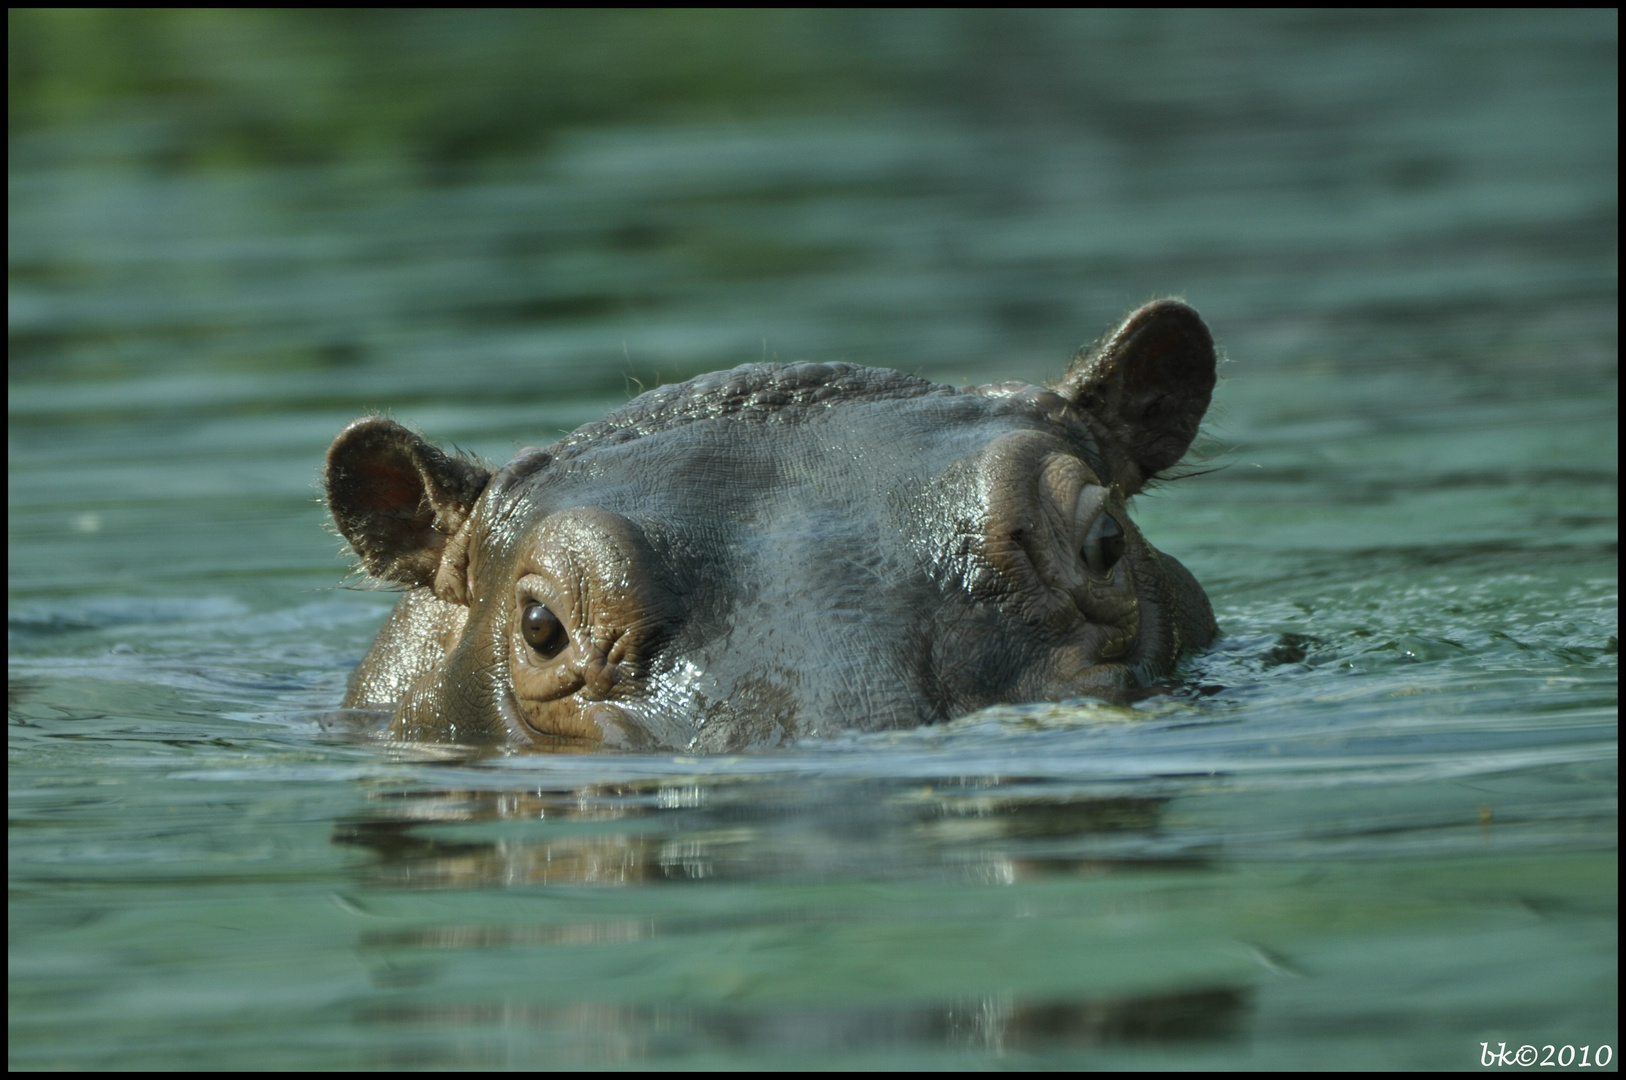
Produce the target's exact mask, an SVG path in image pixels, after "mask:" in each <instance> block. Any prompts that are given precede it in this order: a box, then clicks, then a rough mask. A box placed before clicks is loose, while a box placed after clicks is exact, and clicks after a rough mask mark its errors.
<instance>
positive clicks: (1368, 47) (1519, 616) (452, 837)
mask: <svg viewBox="0 0 1626 1080" xmlns="http://www.w3.org/2000/svg"><path fill="white" fill-rule="evenodd" d="M8 57H9V59H8V80H9V83H8V89H9V94H8V103H9V104H8V108H9V127H8V148H9V153H8V194H9V201H8V296H9V302H8V307H7V314H8V369H7V373H8V401H7V417H8V432H7V434H8V462H7V478H8V509H9V514H8V521H7V536H8V544H9V547H8V645H9V651H8V668H9V712H8V716H9V721H10V727H9V735H10V743H9V749H10V753H11V757H10V771H9V781H10V783H9V789H8V796H9V805H10V811H11V821H12V830H13V831H12V834H11V844H10V847H9V855H10V860H11V861H10V884H11V901H10V904H9V905H8V915H9V919H10V923H9V925H10V936H9V946H10V961H11V968H10V971H11V974H10V981H9V990H10V996H9V1003H10V1013H9V1029H8V1033H9V1036H10V1038H9V1043H8V1048H9V1054H10V1062H11V1064H12V1065H13V1066H14V1067H42V1066H55V1067H63V1066H68V1067H81V1068H83V1067H106V1066H109V1065H116V1066H129V1065H131V1064H135V1063H141V1064H144V1065H149V1066H160V1065H161V1066H168V1067H188V1068H201V1067H216V1066H219V1065H222V1064H228V1063H229V1064H230V1065H232V1066H234V1067H245V1066H255V1067H333V1066H335V1065H337V1066H339V1067H345V1066H363V1067H378V1066H380V1065H383V1066H386V1067H389V1066H394V1065H399V1064H409V1065H423V1064H444V1065H473V1066H476V1067H485V1066H491V1065H504V1064H508V1065H520V1066H529V1065H534V1064H535V1063H536V1062H537V1061H539V1060H546V1061H549V1062H553V1063H560V1062H567V1063H569V1062H575V1063H586V1064H594V1063H605V1062H612V1063H613V1062H625V1061H645V1062H648V1061H657V1060H658V1061H682V1062H685V1063H688V1064H697V1063H698V1064H705V1063H708V1062H709V1063H714V1064H715V1063H724V1064H730V1065H738V1064H740V1063H742V1062H746V1061H752V1062H756V1063H758V1064H764V1065H767V1066H770V1067H772V1066H783V1065H787V1064H793V1065H794V1064H801V1065H806V1064H809V1063H814V1064H847V1065H865V1064H869V1065H873V1064H894V1065H896V1064H906V1065H913V1066H916V1067H923V1066H926V1065H929V1064H934V1063H935V1064H966V1063H986V1062H990V1061H995V1060H1001V1059H1003V1060H1007V1061H1019V1062H1027V1063H1030V1064H1035V1063H1036V1064H1046V1063H1048V1064H1053V1065H1065V1066H1069V1067H1077V1066H1091V1067H1113V1066H1119V1065H1141V1066H1145V1065H1157V1066H1162V1067H1167V1066H1169V1065H1171V1064H1172V1065H1175V1066H1188V1067H1193V1066H1221V1067H1231V1068H1235V1067H1249V1066H1262V1067H1270V1068H1301V1067H1311V1068H1324V1067H1326V1066H1328V1065H1329V1064H1336V1065H1340V1066H1344V1067H1351V1068H1356V1067H1362V1066H1370V1067H1378V1068H1402V1067H1405V1068H1410V1067H1425V1068H1438V1067H1448V1068H1460V1067H1462V1066H1463V1064H1464V1063H1465V1062H1469V1061H1471V1060H1472V1054H1477V1053H1478V1052H1479V1040H1482V1039H1486V1038H1490V1039H1492V1040H1493V1041H1494V1039H1496V1038H1500V1039H1504V1040H1510V1041H1511V1042H1512V1043H1513V1044H1514V1045H1517V1044H1518V1043H1520V1042H1526V1041H1535V1042H1538V1043H1545V1042H1559V1043H1563V1042H1565V1041H1569V1042H1573V1043H1575V1044H1577V1045H1579V1044H1581V1043H1593V1042H1598V1041H1604V1042H1609V1043H1613V1041H1614V1039H1615V1035H1616V1032H1617V1030H1618V1027H1617V1025H1618V1021H1617V1020H1616V1019H1615V1016H1616V1006H1615V1005H1612V1004H1610V1002H1614V1001H1616V1000H1617V997H1618V989H1617V987H1618V977H1617V970H1616V962H1615V956H1616V955H1617V944H1618V943H1617V937H1618V931H1617V922H1616V910H1617V906H1618V904H1617V886H1616V881H1617V878H1618V867H1617V866H1616V851H1617V850H1618V848H1617V840H1616V836H1617V825H1616V822H1617V790H1618V788H1617V779H1616V766H1615V762H1616V761H1617V759H1618V743H1617V736H1616V727H1617V716H1618V681H1617V677H1616V671H1617V667H1616V665H1617V657H1618V630H1617V621H1618V601H1617V593H1616V588H1617V582H1618V569H1617V562H1616V560H1617V557H1618V495H1617V491H1618V464H1617V443H1618V412H1617V396H1616V395H1617V387H1618V348H1619V345H1618V192H1619V180H1618V14H1617V13H1616V12H1614V11H1532V12H1516V11H1477V12H1456V11H1448V12H1433V13H1428V12H1373V13H1366V12H1278V11H1268V12H1251V13H1250V12H1244V13H1231V12H1155V11H1135V12H1117V13H1115V12H1053V11H1043V12H1012V11H998V12H961V11H954V12H834V13H831V12H777V11H776V12H756V13H753V12H733V11H725V12H667V11H659V12H621V13H600V12H551V11H546V12H512V11H455V12H452V11H417V10H414V11H377V10H369V11H290V12H275V11H224V10H212V11H192V10H187V11H139V10H118V11H105V10H104V11H69V10H17V9H13V10H11V11H10V12H9V13H8ZM1164 295H1177V296H1182V297H1184V298H1185V299H1187V300H1188V301H1189V302H1190V303H1192V304H1193V305H1194V306H1195V307H1196V308H1197V309H1198V310H1199V311H1200V312H1201V313H1202V314H1203V315H1204V317H1205V318H1206V319H1207V320H1208V322H1209V324H1210V326H1211V328H1212V330H1213V332H1214V336H1215V338H1216V340H1217V341H1218V342H1219V344H1220V345H1221V347H1222V349H1223V350H1224V353H1225V355H1226V357H1227V359H1226V362H1225V363H1224V364H1223V365H1222V368H1221V382H1220V385H1219V388H1218V389H1217V391H1216V394H1215V401H1214V407H1213V409H1212V410H1211V412H1210V414H1209V417H1208V420H1207V422H1206V424H1205V428H1204V434H1203V436H1202V437H1201V438H1200V440H1199V443H1198V445H1197V447H1196V449H1195V453H1194V455H1193V456H1192V458H1191V459H1190V464H1191V465H1192V466H1193V468H1194V470H1195V471H1203V470H1208V471H1207V474H1206V475H1202V476H1194V477H1191V478H1190V479H1188V480H1181V481H1178V482H1172V483H1169V484H1166V485H1164V486H1163V487H1162V488H1160V489H1158V490H1155V491H1154V492H1152V493H1150V494H1149V495H1146V496H1142V497H1140V498H1138V499H1137V500H1136V503H1137V505H1136V506H1135V507H1134V513H1135V515H1136V519H1137V522H1138V523H1139V524H1140V526H1141V527H1142V529H1143V530H1144V531H1145V532H1146V534H1147V535H1148V537H1150V538H1151V539H1152V540H1153V541H1154V542H1155V543H1156V544H1158V546H1159V547H1160V548H1162V549H1163V550H1166V551H1169V552H1170V553H1172V554H1174V555H1176V556H1178V557H1179V558H1180V559H1181V560H1182V561H1184V562H1185V563H1186V565H1187V566H1189V567H1190V568H1191V569H1192V570H1193V571H1194V573H1195V574H1196V576H1197V577H1198V579H1199V580H1201V581H1202V582H1203V583H1204V585H1205V586H1206V587H1207V589H1208V591H1209V593H1210V595H1211V597H1212V598H1213V600H1214V604H1215V608H1216V612H1217V613H1218V617H1219V621H1220V625H1221V627H1222V629H1223V631H1224V633H1225V637H1224V638H1223V639H1222V640H1221V642H1220V643H1219V644H1218V645H1217V646H1216V647H1215V648H1214V649H1212V650H1210V651H1209V652H1207V653H1205V654H1204V655H1203V656H1200V657H1198V658H1196V659H1194V660H1193V661H1192V662H1191V664H1190V665H1188V666H1187V667H1186V668H1185V669H1183V670H1182V672H1181V673H1180V675H1179V678H1178V679H1177V680H1176V686H1175V687H1174V693H1172V694H1171V695H1168V696H1166V697H1163V698H1159V699H1157V700H1155V701H1151V702H1148V703H1143V704H1142V705H1141V706H1137V708H1135V709H1118V710H1116V711H1115V710H1114V709H1113V708H1111V707H1108V706H1105V705H1102V704H1100V703H1090V702H1073V703H1068V704H1063V705H1059V706H1055V705H1053V706H1045V707H1043V708H1038V707H1017V708H1013V709H1007V710H1003V711H1000V710H996V711H994V712H993V713H990V714H989V715H987V716H983V717H973V718H969V719H967V720H965V721H963V722H959V723H956V724H951V725H946V726H945V727H943V728H941V729H930V730H927V731H924V732H917V733H907V734H900V735H897V736H890V735H889V736H887V737H886V738H880V737H876V738H872V739H869V740H868V741H865V740H863V739H859V740H856V741H852V742H848V743H840V742H838V743H836V744H832V745H829V746H822V745H821V746H809V747H803V748H798V749H795V750H793V751H786V752H784V753H779V754H773V755H762V756H758V757H747V758H743V759H738V760H724V759H715V760H713V759H707V760H705V761H698V760H696V759H682V758H670V757H668V758H663V759H656V758H648V759H645V758H629V757H614V756H602V755H601V756H588V757H584V758H579V759H570V760H563V759H542V758H532V759H517V758H511V759H495V760H491V759H470V760H461V759H459V760H457V761H451V760H445V759H433V758H425V757H423V756H421V755H420V756H414V754H413V753H411V752H408V751H406V750H403V749H400V748H383V747H377V746H371V745H359V746H358V745H355V744H353V743H347V742H344V741H342V740H341V741H334V740H331V739H329V738H327V737H325V736H322V735H321V734H320V731H321V728H320V724H321V722H322V717H323V716H324V715H325V710H327V709H330V708H331V707H332V706H333V704H334V703H335V702H337V701H338V700H339V698H340V696H341V695H342V692H343V686H344V680H345V677H346V674H347V672H348V671H349V670H350V668H351V667H353V666H354V664H355V663H356V661H357V659H358V658H359V657H360V655H361V653H362V652H363V650H364V649H365V648H366V646H367V643H368V642H369V641H370V639H371V637H372V635H373V634H374V633H375V631H376V629H377V627H378V625H379V623H380V621H381V619H382V616H383V614H384V612H385V611H386V610H387V609H388V607H389V604H390V602H391V600H392V599H393V597H392V596H391V595H390V594H388V593H378V592H368V591H352V590H346V589H340V588H337V586H338V585H339V584H340V582H342V581H344V580H345V573H346V570H347V568H348V565H349V564H348V561H347V560H346V558H345V556H344V554H343V552H342V551H341V550H340V546H339V543H338V541H337V540H336V538H335V537H333V536H332V535H331V534H330V533H326V532H324V531H323V528H324V523H325V520H326V515H325V511H324V509H323V508H322V506H321V505H320V502H319V484H318V472H317V470H318V466H319V463H320V461H321V456H322V453H323V451H324V450H325V448H326V446H327V444H328V442H329V441H330V440H331V439H332V437H333V436H334V434H336V433H337V432H338V431H339V430H340V428H341V427H342V426H343V425H344V424H345V423H346V422H348V421H349V420H351V419H353V418H354V417H355V416H357V415H360V414H362V413H364V412H368V411H387V412H389V413H391V414H392V415H394V416H395V417H396V418H397V419H400V420H402V421H403V422H405V423H408V424H411V425H413V426H414V427H416V428H418V429H420V430H422V431H423V432H424V433H425V434H426V435H427V436H428V437H430V438H432V439H434V440H436V441H440V442H443V443H455V444H457V445H459V446H462V447H464V448H466V449H469V450H471V451H474V452H476V453H479V454H482V455H484V456H486V457H487V458H488V459H491V460H494V461H499V462H500V461H506V460H507V459H508V457H509V455H510V454H511V453H512V452H513V450H514V449H515V448H516V446H519V445H529V444H545V443H547V442H548V441H551V440H552V439H553V438H555V437H557V436H559V435H561V434H563V433H565V432H567V431H569V430H571V429H572V428H574V427H575V426H577V425H579V424H581V423H584V422H587V421H589V420H592V419H595V418H597V417H598V416H600V415H602V414H603V413H604V412H605V411H606V410H607V409H609V408H612V407H614V406H615V405H617V404H619V403H621V402H623V401H625V400H626V399H627V398H629V397H630V396H632V395H634V394H636V393H637V392H639V391H640V389H644V388H648V387H651V386H654V385H657V384H659V383H662V382H669V381H674V380H679V379H684V378H688V377H690V376H692V375H695V374H698V373H700V372H702V371H708V370H714V369H718V368H725V367H729V366H733V365H736V364H740V363H746V362H751V361H758V360H763V359H769V360H782V361H796V360H847V361H854V362H858V363H864V364H871V365H877V366H886V367H895V368H900V369H903V370H906V371H910V372H916V373H919V374H921V375H924V376H927V377H930V378H933V379H939V380H944V381H949V382H962V381H975V382H989V381H1003V380H1006V379H1013V378H1022V379H1029V380H1035V381H1039V380H1044V379H1047V378H1053V377H1055V376H1057V375H1059V374H1060V373H1061V371H1062V370H1063V369H1064V367H1065V365H1066V363H1067V360H1068V358H1069V357H1070V355H1071V354H1072V352H1073V350H1074V349H1075V348H1076V347H1077V346H1078V345H1080V344H1081V343H1083V342H1086V341H1089V340H1091V339H1093V338H1094V337H1095V335H1096V334H1098V333H1099V332H1100V331H1101V330H1102V329H1104V328H1105V327H1106V326H1107V325H1108V324H1109V323H1110V322H1111V321H1112V320H1113V319H1115V318H1116V317H1117V316H1119V315H1121V314H1122V313H1123V312H1124V311H1125V310H1127V309H1129V308H1130V307H1132V306H1134V305H1136V304H1138V303H1140V302H1143V301H1145V300H1147V299H1149V298H1152V297H1155V296H1164ZM1127 721H1134V723H1128V722H1127ZM679 885H681V886H682V887H681V888H680V887H678V886H679ZM668 886H671V888H668ZM1537 1036H1539V1038H1538V1037H1537ZM708 1055H710V1056H708ZM967 1055H969V1056H967Z"/></svg>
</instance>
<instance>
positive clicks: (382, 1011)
mask: <svg viewBox="0 0 1626 1080" xmlns="http://www.w3.org/2000/svg"><path fill="white" fill-rule="evenodd" d="M1248 999H1249V993H1248V991H1247V989H1246V988H1240V987H1214V988H1211V989H1202V990H1188V991H1181V992H1178V993H1172V994H1149V995H1143V996H1139V997H1125V998H1117V999H1111V998H1108V999H1101V1000H1084V1001H1046V1002H1024V1001H1013V1000H1011V999H1009V998H997V997H986V998H980V999H977V1000H972V1001H963V1002H956V1003H953V1004H941V1005H878V1006H870V1007H850V1008H814V1009H775V1010H765V1009H744V1008H742V1009H694V1008H684V1007H682V1006H675V1005H665V1006H644V1007H639V1006H626V1005H572V1006H565V1007H562V1008H546V1007H538V1006H530V1007H522V1008H518V1009H515V1008H511V1007H508V1006H485V1007H482V1006H469V1005H462V1006H442V1007H436V1006H415V1007H406V1008H389V1007H385V1008H376V1009H369V1010H366V1011H364V1012H363V1013H361V1014H360V1015H358V1016H357V1018H356V1019H357V1021H358V1022H360V1023H363V1024H379V1025H399V1026H400V1027H402V1028H406V1029H409V1030H418V1029H422V1028H426V1027H428V1028H433V1027H465V1028H479V1027H487V1028H490V1027H498V1028H503V1029H512V1028H519V1029H525V1028H533V1029H540V1030H541V1031H543V1032H547V1033H548V1034H549V1035H551V1036H552V1039H553V1040H557V1041H558V1042H563V1043H565V1046H564V1047H563V1048H562V1049H564V1053H565V1055H566V1060H575V1059H578V1057H579V1058H581V1059H585V1061H587V1062H592V1063H603V1064H609V1063H613V1062H617V1061H624V1062H635V1061H642V1060H646V1059H649V1058H658V1057H665V1056H669V1055H688V1054H697V1053H705V1052H707V1051H713V1050H748V1051H753V1052H756V1053H761V1054H767V1055H771V1056H774V1057H780V1058H791V1059H794V1057H795V1056H796V1055H802V1054H820V1055H824V1054H850V1053H853V1052H855V1051H867V1052H875V1051H888V1050H909V1051H919V1050H922V1049H926V1050H931V1049H949V1050H970V1051H978V1052H983V1053H991V1054H995V1055H1004V1054H1008V1053H1009V1054H1022V1053H1024V1052H1027V1051H1045V1050H1055V1049H1082V1048H1090V1047H1111V1046H1114V1045H1121V1046H1130V1047H1133V1046H1156V1045H1161V1044H1166V1043H1167V1044H1173V1045H1175V1046H1180V1045H1183V1044H1191V1043H1199V1044H1200V1043H1205V1042H1217V1041H1226V1040H1234V1039H1236V1038H1238V1037H1239V1036H1240V1034H1241V1031H1242V1024H1243V1021H1244V1018H1245V1016H1246V1013H1247V1009H1248ZM573 1035H574V1036H575V1037H576V1039H577V1040H581V1042H580V1043H578V1045H576V1046H570V1045H569V1042H570V1041H571V1036H573ZM550 1049H551V1048H550ZM572 1051H574V1053H572ZM555 1052H557V1050H555ZM452 1063H453V1061H452V1060H444V1061H440V1062H437V1063H436V1064H452Z"/></svg>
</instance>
